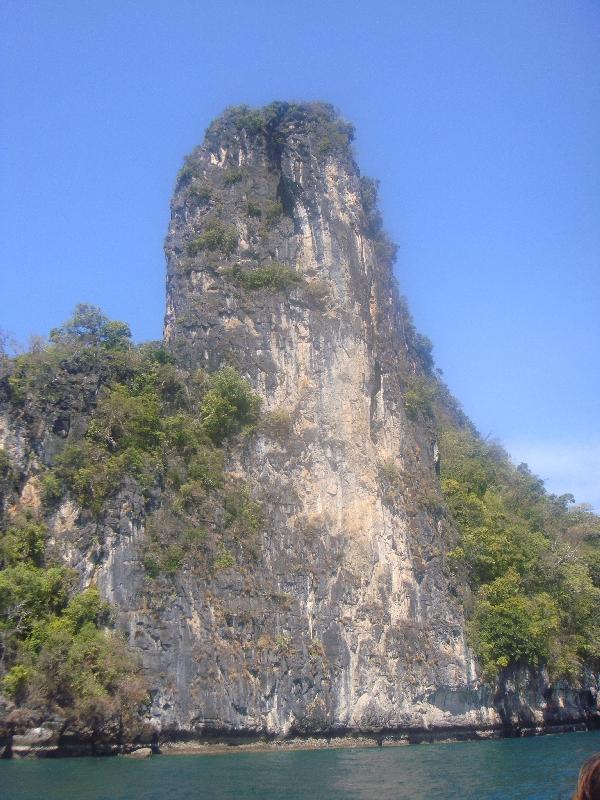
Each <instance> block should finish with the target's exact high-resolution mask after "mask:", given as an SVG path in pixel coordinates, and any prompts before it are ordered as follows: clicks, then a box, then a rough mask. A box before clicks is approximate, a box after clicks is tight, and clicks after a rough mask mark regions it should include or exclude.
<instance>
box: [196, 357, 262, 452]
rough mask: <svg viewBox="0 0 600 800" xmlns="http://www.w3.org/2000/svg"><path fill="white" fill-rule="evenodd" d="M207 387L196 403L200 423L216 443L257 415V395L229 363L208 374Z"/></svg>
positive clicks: (252, 421)
mask: <svg viewBox="0 0 600 800" xmlns="http://www.w3.org/2000/svg"><path fill="white" fill-rule="evenodd" d="M210 387H211V388H210V389H209V390H208V392H207V393H206V395H205V396H204V399H203V400H202V403H201V405H200V413H201V416H202V426H203V428H204V430H205V431H206V433H207V434H208V436H209V437H210V438H211V439H212V440H213V441H214V442H215V443H217V444H220V443H221V442H223V440H224V439H225V438H226V437H227V436H230V435H231V434H233V433H237V432H238V431H240V430H241V429H242V428H243V427H245V426H248V425H252V424H254V423H255V422H256V420H257V419H258V413H259V409H260V400H259V398H258V397H257V396H256V395H254V394H253V393H252V390H251V388H250V385H249V384H248V382H247V381H245V380H244V379H243V378H242V377H241V376H240V375H239V374H238V373H237V372H236V370H235V369H233V367H223V369H220V370H219V371H218V372H217V373H215V374H214V375H212V376H211V379H210Z"/></svg>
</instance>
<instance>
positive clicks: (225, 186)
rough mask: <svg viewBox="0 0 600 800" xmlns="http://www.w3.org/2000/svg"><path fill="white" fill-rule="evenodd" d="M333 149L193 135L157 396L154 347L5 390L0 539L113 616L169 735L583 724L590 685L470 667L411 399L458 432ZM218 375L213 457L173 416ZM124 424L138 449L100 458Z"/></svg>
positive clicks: (240, 127) (312, 129)
mask: <svg viewBox="0 0 600 800" xmlns="http://www.w3.org/2000/svg"><path fill="white" fill-rule="evenodd" d="M351 139H352V128H351V126H349V125H348V124H347V123H345V122H344V121H342V120H341V119H340V118H339V117H338V116H337V115H336V114H335V113H334V111H333V109H332V108H331V107H330V106H327V105H323V104H304V105H291V104H286V103H275V104H273V105H271V106H268V107H267V108H264V109H260V110H251V109H248V108H245V107H241V108H238V109H231V110H229V111H227V112H225V114H224V115H223V116H222V117H220V118H219V119H218V120H216V121H215V122H214V123H213V124H212V125H211V127H210V128H209V130H208V132H207V135H206V138H205V141H204V143H203V144H202V145H201V146H200V147H199V148H197V149H196V150H195V151H194V152H193V153H192V154H191V156H190V157H189V158H188V159H187V160H186V163H185V165H184V167H183V169H182V170H181V172H180V174H179V176H178V180H177V187H176V191H175V196H174V198H173V202H172V217H171V223H170V226H169V231H168V236H167V240H166V247H165V251H166V256H167V268H168V271H167V310H166V316H165V330H164V339H165V347H166V349H167V350H168V351H169V353H170V354H171V356H172V359H171V360H173V361H174V362H175V366H172V367H169V369H171V372H165V373H164V375H163V373H161V372H160V369H161V367H160V366H157V365H160V364H163V365H164V364H165V363H166V362H167V361H168V357H167V356H166V355H165V353H164V352H163V351H156V352H155V355H154V356H152V358H151V359H150V361H149V362H144V360H143V359H144V356H143V352H142V350H143V349H141V350H134V351H132V352H130V353H126V352H125V351H120V350H119V349H118V348H117V349H116V350H114V351H113V350H110V347H109V348H108V349H106V342H103V343H101V344H100V345H98V343H97V342H96V345H95V347H96V349H94V348H91V349H88V350H85V348H84V350H83V351H81V349H80V348H79V349H78V347H79V345H77V346H76V347H74V348H71V349H69V348H66V349H63V350H61V348H60V347H58V348H54V349H52V348H50V349H49V350H48V351H47V353H46V355H44V354H43V353H42V354H41V355H40V354H36V353H35V352H34V353H32V354H30V355H29V356H28V357H27V358H26V360H25V362H19V360H18V359H17V360H16V361H15V363H14V364H13V366H12V367H10V369H9V370H8V372H7V373H6V374H0V449H1V451H0V456H1V457H2V458H0V493H1V494H2V510H3V513H4V522H3V523H2V531H4V529H8V528H9V527H10V525H11V524H13V521H14V519H16V518H18V517H19V515H20V514H21V515H23V514H25V518H26V519H27V520H29V521H31V520H32V519H33V520H37V521H38V522H39V523H40V525H42V528H37V529H36V530H40V529H44V530H46V531H47V537H46V542H45V545H46V554H47V556H48V562H49V563H51V562H50V556H51V557H52V559H54V560H55V561H56V560H58V561H60V562H62V563H65V564H68V565H69V566H71V567H73V568H75V569H76V570H77V572H78V574H79V576H80V588H83V587H86V586H89V585H90V584H94V585H95V586H97V587H98V589H99V590H100V592H101V594H102V595H103V597H104V598H106V599H107V600H109V601H110V602H111V603H112V604H114V606H115V608H116V610H117V619H118V624H119V627H120V628H121V629H122V630H123V631H124V632H125V633H126V635H127V638H128V641H129V644H130V646H131V648H132V649H133V650H134V652H135V653H137V654H138V656H139V658H140V661H141V665H142V667H143V671H144V673H145V675H146V676H147V679H148V682H149V685H150V690H151V691H150V696H151V704H150V706H149V710H148V717H149V720H150V722H151V725H152V726H153V728H154V729H155V730H157V731H160V732H161V734H162V735H163V736H166V737H168V736H185V735H192V736H207V735H216V734H218V735H223V734H235V735H240V734H242V735H245V734H269V735H295V734H296V735H298V734H299V735H303V734H317V735H318V734H322V735H328V736H329V735H332V734H343V733H348V732H356V731H363V732H364V731H369V732H371V733H373V732H375V734H376V735H379V734H380V732H382V731H384V732H385V731H388V732H392V733H394V732H395V734H401V733H402V732H404V733H407V732H411V731H412V732H413V733H415V734H416V735H427V732H428V731H432V730H435V729H437V730H440V731H442V732H444V731H448V730H454V731H457V730H463V731H467V732H473V731H475V730H482V729H493V728H497V729H501V728H503V727H504V728H506V729H508V728H511V726H512V728H513V729H514V727H518V726H520V725H527V726H530V727H535V726H542V725H546V724H551V723H552V724H555V723H561V722H565V721H585V720H588V719H591V717H592V716H594V718H597V716H598V713H597V704H596V699H595V698H596V695H595V694H593V692H595V691H596V688H597V678H594V677H593V676H592V677H591V678H590V683H589V686H584V687H583V688H581V689H572V688H569V687H568V686H567V685H566V684H561V685H555V686H550V684H549V682H548V677H547V674H546V673H545V672H544V671H537V672H531V671H528V670H527V669H519V668H511V669H509V670H507V671H505V672H504V674H503V675H502V676H501V678H500V679H499V681H497V682H496V683H495V685H494V686H492V685H490V684H486V683H485V682H484V681H483V680H482V678H481V675H480V674H479V672H478V668H477V666H476V664H475V662H474V660H473V657H472V654H471V653H470V650H469V648H468V646H467V643H466V638H465V623H464V618H463V613H462V609H461V603H460V602H459V599H458V596H459V594H460V592H459V587H457V586H455V585H454V584H453V581H454V580H458V579H457V578H452V577H451V576H452V572H451V570H450V569H449V568H448V564H447V553H448V550H449V549H451V548H452V547H453V546H454V544H455V542H456V536H455V530H454V527H453V526H454V523H453V522H452V519H451V516H450V514H449V512H448V509H447V508H446V505H445V503H444V500H443V498H442V495H441V493H440V485H439V477H438V471H439V463H438V456H437V443H436V440H435V428H434V424H433V420H432V416H431V414H428V413H425V412H426V410H427V403H428V392H429V391H430V390H431V386H432V385H435V386H436V392H437V394H436V397H437V400H436V402H437V403H438V406H439V407H440V408H441V409H442V413H443V414H444V415H446V416H447V417H448V419H450V420H452V421H453V423H454V424H465V421H464V418H461V416H460V412H459V411H458V410H457V408H456V406H455V405H454V404H453V401H452V399H451V398H450V397H449V395H448V394H447V392H446V391H445V389H444V387H442V386H441V385H439V384H437V383H436V380H437V379H436V377H435V375H434V374H432V361H431V356H430V345H429V343H428V341H427V340H426V339H425V337H422V336H420V335H419V334H417V333H416V331H415V330H414V327H413V325H412V323H411V320H410V316H409V314H408V311H407V309H406V307H405V304H404V302H403V300H402V298H401V297H400V296H399V294H398V291H397V288H396V285H395V282H394V278H393V270H392V266H393V260H394V256H395V249H394V247H393V245H392V244H391V243H390V242H389V240H388V239H387V237H386V235H385V233H384V231H383V229H382V221H381V218H380V215H379V212H378V211H377V205H376V183H375V182H374V181H372V180H369V179H366V178H362V177H361V176H360V173H359V170H358V167H357V165H356V163H355V161H354V158H353V155H352V151H351ZM119 331H120V333H119ZM105 334H106V336H107V337H108V338H109V339H110V337H113V338H114V336H115V335H117V334H118V335H123V326H121V328H119V327H118V325H117V327H116V328H115V327H112V328H109V329H108V331H105ZM76 338H77V337H76ZM65 353H66V355H65ZM152 359H155V360H154V361H153V360H152ZM141 363H143V364H146V367H145V369H146V370H147V371H146V373H143V374H142V373H141V372H140V371H139V369H140V364H141ZM148 363H150V364H153V365H154V366H151V367H148ZM136 365H137V366H136ZM227 366H230V367H234V368H235V370H236V371H237V373H239V374H240V375H241V376H243V378H245V379H246V380H247V381H248V383H249V384H250V386H251V387H252V390H253V391H254V392H255V393H256V395H258V396H259V397H260V399H261V403H262V412H261V416H260V420H259V422H258V424H257V425H256V426H255V427H254V429H253V430H248V431H242V432H241V433H239V434H238V435H236V436H233V437H229V438H227V439H226V440H224V441H218V442H217V446H214V442H213V443H211V442H209V441H208V439H207V438H206V430H205V429H203V425H205V422H206V420H205V419H198V418H193V415H194V414H195V413H196V412H197V411H198V408H200V411H201V414H202V407H200V406H198V404H196V405H195V406H194V404H193V403H191V404H188V405H187V406H186V405H185V403H183V402H182V403H180V404H179V405H178V404H177V402H176V397H175V395H177V396H178V397H179V398H180V399H181V397H187V396H191V395H193V394H194V391H195V389H194V387H196V388H197V387H199V386H203V387H204V389H203V390H202V391H203V392H206V386H207V385H208V383H207V382H208V381H209V380H210V379H209V378H208V377H207V376H209V375H210V374H214V373H215V372H216V371H218V370H221V369H222V368H224V367H227ZM136 369H137V370H138V372H136ZM150 373H151V374H152V376H153V377H152V381H154V382H153V383H152V385H151V388H152V391H153V392H155V394H154V395H151V394H148V393H146V394H144V392H145V391H146V389H147V387H148V386H149V385H150V384H149V383H148V381H149V377H148V375H149V374H150ZM231 374H234V375H235V373H233V372H232V373H231ZM182 375H184V376H185V377H184V378H182V377H181V376H182ZM161 376H162V377H161ZM163 377H164V381H163ZM144 381H146V383H144ZM159 384H160V385H159ZM157 386H158V387H159V388H158V389H157ZM115 387H116V388H115ZM144 387H146V388H144ZM178 393H179V394H178ZM159 394H160V396H161V397H162V398H163V401H161V402H163V408H167V409H169V410H168V414H170V416H169V419H168V424H166V423H165V425H164V426H163V427H162V428H161V424H160V419H158V418H157V409H158V407H159V401H158V400H157V397H158V395H159ZM200 395H201V396H206V394H205V395H202V392H200ZM149 398H150V399H149ZM221 399H222V398H221ZM140 408H142V410H143V414H146V415H147V416H145V417H143V419H142V417H139V418H138V417H136V415H137V414H138V412H139V409H140ZM182 408H184V409H185V414H182V415H180V416H178V415H179V413H180V410H181V409H182ZM221 412H224V413H226V412H227V409H226V408H225V409H224V408H223V407H222V406H221V408H220V411H219V408H216V407H213V413H215V414H217V415H218V413H221ZM186 415H187V416H186ZM132 420H133V422H132ZM140 420H141V422H140ZM190 420H191V421H190ZM138 423H139V424H138ZM146 424H149V425H150V428H146V427H144V426H145V425H146ZM127 425H130V426H133V427H130V429H129V430H130V433H131V431H133V433H131V437H130V438H131V441H133V442H134V443H137V444H136V445H135V446H136V447H137V448H138V449H137V450H135V449H133V450H132V449H129V450H128V449H127V447H128V446H129V445H128V444H127V442H125V444H124V445H122V446H121V445H120V444H119V436H121V437H123V431H124V430H125V428H126V427H127ZM136 425H137V428H136V427H135V426H136ZM152 426H153V427H152ZM186 426H187V427H186ZM202 430H204V432H203V433H199V431H202ZM201 436H204V437H205V439H204V440H203V441H204V444H205V445H206V451H205V452H204V451H202V447H203V446H204V445H203V444H198V442H200V440H201ZM136 437H137V438H136ZM169 437H170V438H169ZM198 437H200V438H198ZM126 438H127V437H124V439H126ZM167 439H168V440H169V442H170V447H171V450H170V451H169V452H167V450H166V449H165V448H164V447H163V449H162V450H161V446H162V445H161V442H164V441H166V440H167ZM119 447H121V449H119ZM69 448H70V449H69ZM177 448H179V451H178V450H177ZM186 448H187V449H188V451H189V452H192V453H193V455H194V457H195V458H196V462H194V463H195V467H194V469H195V470H196V473H195V474H194V475H191V472H190V469H189V464H188V466H187V467H186V465H185V464H184V461H185V454H184V451H185V450H186ZM211 448H212V449H211ZM201 451H202V452H201ZM65 454H66V455H65ZM66 456H68V457H66ZM203 458H206V462H205V463H204V462H202V459H203ZM198 459H200V460H198ZM211 459H212V461H211ZM221 460H222V461H223V462H224V463H223V470H222V471H221V473H220V475H221V477H220V478H219V479H218V480H213V478H212V477H211V475H212V473H211V470H212V466H214V464H215V463H217V461H219V462H220V461H221ZM211 465H212V466H211ZM186 469H187V473H186ZM219 469H220V466H219ZM152 470H154V472H152ZM223 475H224V476H225V477H223ZM74 476H75V477H74ZM194 503H196V511H195V512H194V513H195V517H194V524H193V525H191V526H190V524H189V519H191V517H190V516H189V515H187V516H186V509H187V505H188V504H192V505H193V504H194ZM186 526H187V527H186ZM177 537H179V538H177ZM182 543H185V544H186V547H188V549H189V551H190V552H191V553H192V555H191V556H189V557H188V556H186V554H185V552H184V548H183V547H182V546H181V545H182ZM190 543H191V544H190ZM152 548H154V550H152ZM157 548H159V549H160V548H163V549H164V550H165V552H166V556H165V558H164V559H163V560H162V562H161V563H162V564H163V566H165V565H166V567H165V569H164V570H163V572H162V573H161V571H160V570H159V569H156V558H157V552H158V551H157ZM158 555H159V556H160V552H158ZM153 559H154V560H153ZM186 559H187V560H186ZM194 559H195V560H194ZM159 561H160V558H159ZM592 678H593V680H592ZM593 681H596V683H595V684H594V683H593ZM594 686H595V687H596V688H594ZM590 687H592V688H590ZM592 690H593V691H592ZM5 708H8V706H6V707H5ZM2 709H3V706H2V699H1V698H0V723H1V722H2V718H3V714H4V712H3V710H2ZM10 713H12V712H10ZM10 713H9V712H7V713H6V714H4V718H5V719H7V720H9V721H8V722H7V723H6V724H5V727H6V730H7V731H13V732H14V731H16V730H17V728H15V725H16V723H15V722H14V721H13V722H11V721H10V719H13V718H12V717H10ZM9 717H10V719H9ZM15 719H16V717H15ZM38 721H39V715H38ZM19 724H20V723H19ZM69 724H71V723H69ZM61 725H62V727H61ZM11 726H12V727H11ZM21 727H23V725H21ZM55 727H56V729H57V731H58V733H56V736H55V738H56V737H59V739H60V741H61V742H62V741H64V740H65V736H66V735H67V733H68V730H67V729H66V728H65V725H64V724H63V723H60V725H59V723H56V725H55ZM0 728H2V726H1V725H0ZM36 730H37V729H36ZM65 731H67V733H65ZM73 731H74V729H73V728H71V733H70V734H69V735H71V737H75V738H77V736H80V732H78V731H75V732H73ZM423 732H425V734H424V733H423ZM36 735H37V734H36ZM52 735H53V734H51V733H50V734H48V736H50V737H51V736H52ZM86 735H87V734H86ZM113 735H114V734H113V733H110V732H109V733H106V734H105V739H106V738H110V737H111V736H113ZM90 736H91V737H92V738H93V737H94V736H97V732H92V733H91V734H90ZM60 737H62V738H60ZM1 739H2V730H0V740H1ZM53 741H54V740H53ZM1 743H2V742H1V741H0V744H1ZM53 746H54V745H53ZM56 746H57V747H58V746H62V745H60V744H59V745H56Z"/></svg>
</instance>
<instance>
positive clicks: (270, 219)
mask: <svg viewBox="0 0 600 800" xmlns="http://www.w3.org/2000/svg"><path fill="white" fill-rule="evenodd" d="M282 214H283V206H282V205H281V203H280V202H276V203H269V205H268V206H267V207H266V209H265V221H266V223H267V225H274V224H275V223H276V222H277V221H278V220H279V219H280V218H281V216H282Z"/></svg>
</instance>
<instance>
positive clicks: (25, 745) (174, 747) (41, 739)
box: [0, 715, 600, 760]
mask: <svg viewBox="0 0 600 800" xmlns="http://www.w3.org/2000/svg"><path fill="white" fill-rule="evenodd" d="M597 729H600V715H594V716H590V718H589V719H588V720H586V721H582V720H580V719H579V720H573V721H563V722H560V723H553V724H548V725H541V726H540V725H538V726H523V727H521V726H516V725H515V726H498V727H488V728H460V727H455V728H452V727H451V728H433V729H429V730H427V729H410V728H405V729H393V730H380V731H351V730H346V731H338V732H332V733H331V734H326V733H324V734H315V735H297V734H296V735H291V736H287V737H275V736H273V737H271V736H268V735H266V734H260V733H254V734H251V733H227V734H221V735H219V734H218V733H215V734H213V735H211V736H204V737H202V736H194V735H192V734H184V733H181V732H173V733H172V734H170V735H169V734H167V735H164V736H160V735H158V734H154V736H152V737H146V738H145V739H143V740H140V741H138V742H125V743H118V742H114V741H113V742H110V741H94V740H89V739H80V740H75V739H72V738H70V737H69V738H66V737H63V736H62V735H61V733H60V732H59V731H56V730H52V729H51V728H47V727H43V726H41V727H38V728H31V729H29V730H27V731H25V732H23V733H21V734H9V735H8V736H5V737H3V738H0V759H17V760H18V759H31V758H68V757H81V756H124V757H127V758H147V757H150V756H154V755H219V754H223V753H242V752H246V753H247V752H250V753H257V752H289V751H292V750H328V749H347V748H365V747H398V746H406V745H411V744H448V743H452V742H460V741H472V740H482V741H483V740H489V739H505V738H520V737H523V738H526V737H532V736H543V735H550V734H552V735H556V734H562V733H575V732H584V731H591V730H597Z"/></svg>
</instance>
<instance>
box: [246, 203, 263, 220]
mask: <svg viewBox="0 0 600 800" xmlns="http://www.w3.org/2000/svg"><path fill="white" fill-rule="evenodd" d="M246 213H247V214H248V216H249V217H260V216H261V215H262V211H261V208H260V206H259V205H258V204H257V203H254V202H253V201H252V200H248V203H247V205H246Z"/></svg>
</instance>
